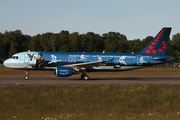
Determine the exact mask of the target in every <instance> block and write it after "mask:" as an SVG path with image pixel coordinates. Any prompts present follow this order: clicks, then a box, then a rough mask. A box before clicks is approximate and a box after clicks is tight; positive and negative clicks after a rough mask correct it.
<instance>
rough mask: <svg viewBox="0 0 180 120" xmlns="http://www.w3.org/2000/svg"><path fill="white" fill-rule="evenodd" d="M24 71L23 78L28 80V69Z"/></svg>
mask: <svg viewBox="0 0 180 120" xmlns="http://www.w3.org/2000/svg"><path fill="white" fill-rule="evenodd" d="M25 72H26V76H25V77H24V79H25V80H28V79H29V77H28V75H29V70H26V71H25Z"/></svg>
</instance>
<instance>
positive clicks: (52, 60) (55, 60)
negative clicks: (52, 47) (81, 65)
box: [48, 55, 61, 64]
mask: <svg viewBox="0 0 180 120" xmlns="http://www.w3.org/2000/svg"><path fill="white" fill-rule="evenodd" d="M60 61H61V60H57V57H56V56H55V55H51V61H50V62H48V64H51V63H57V62H60Z"/></svg>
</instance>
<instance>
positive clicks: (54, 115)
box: [0, 67, 180, 120]
mask: <svg viewBox="0 0 180 120" xmlns="http://www.w3.org/2000/svg"><path fill="white" fill-rule="evenodd" d="M24 73H25V72H24V71H19V70H14V69H7V68H4V67H0V79H14V78H16V79H15V80H17V79H20V78H21V77H24ZM179 73H180V69H173V68H145V69H140V70H133V71H126V72H114V73H111V72H102V73H99V72H96V73H88V75H89V76H90V78H99V79H100V81H101V82H103V81H104V80H103V78H104V79H105V78H107V77H114V78H126V77H132V78H137V79H141V80H142V79H145V78H146V79H147V78H149V77H151V78H152V77H155V78H156V79H158V78H164V79H165V78H171V77H175V78H177V79H179V77H180V74H179ZM30 76H31V77H33V78H37V79H38V78H46V77H48V78H52V79H55V80H56V81H58V78H56V76H55V75H54V74H53V72H48V71H45V72H43V71H30ZM79 77H80V74H79V75H75V76H73V77H70V78H68V79H67V81H73V79H74V78H75V79H79ZM48 80H49V79H48ZM61 80H62V79H60V80H59V81H61ZM32 81H35V80H32ZM41 81H43V80H41ZM93 81H96V80H95V79H94V80H93ZM106 81H108V79H106ZM142 81H143V80H142ZM167 81H169V82H170V81H171V79H168V80H167ZM83 82H84V81H83ZM0 98H1V99H0V119H2V120H7V119H9V120H19V119H21V120H23V119H26V120H45V119H46V120H61V119H62V120H76V119H77V120H79V119H84V120H92V119H93V120H112V119H113V120H114V119H115V120H116V119H117V120H119V119H121V120H130V119H131V120H132V119H136V120H152V119H153V120H154V119H155V120H169V119H175V120H179V119H180V107H179V106H180V103H179V101H180V85H179V84H148V83H147V84H89V85H87V84H86V85H82V84H76V85H71V84H70V85H67V84H66V85H59V84H58V85H55V84H51V85H50V84H42V85H39V84H38V85H37V84H28V85H22V84H15V85H6V84H1V85H0Z"/></svg>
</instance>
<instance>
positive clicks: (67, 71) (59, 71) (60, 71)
mask: <svg viewBox="0 0 180 120" xmlns="http://www.w3.org/2000/svg"><path fill="white" fill-rule="evenodd" d="M72 73H73V69H72V68H71V67H57V68H56V75H57V77H67V76H71V75H72Z"/></svg>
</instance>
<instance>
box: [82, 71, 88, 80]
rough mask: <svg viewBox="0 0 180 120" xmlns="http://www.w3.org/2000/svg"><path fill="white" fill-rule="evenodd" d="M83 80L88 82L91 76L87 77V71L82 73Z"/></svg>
mask: <svg viewBox="0 0 180 120" xmlns="http://www.w3.org/2000/svg"><path fill="white" fill-rule="evenodd" d="M81 79H83V80H88V79H89V76H87V75H86V71H82V75H81Z"/></svg>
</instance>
